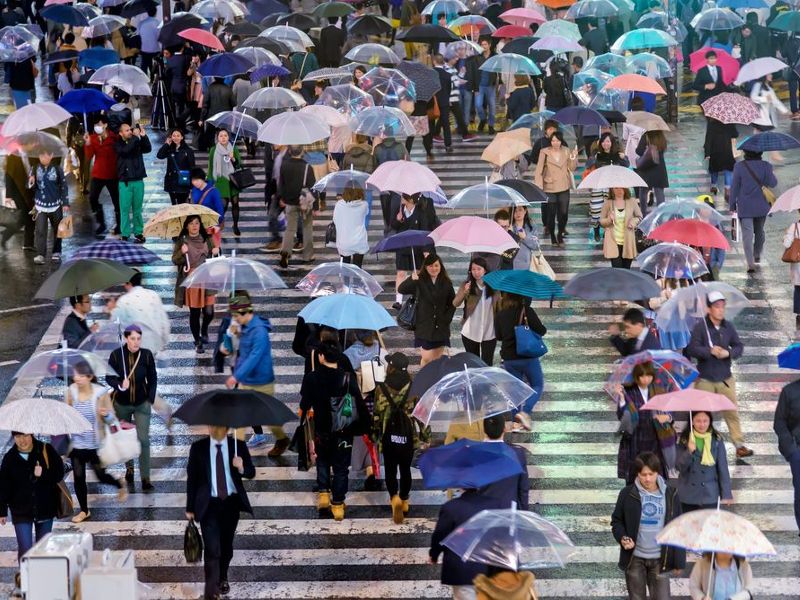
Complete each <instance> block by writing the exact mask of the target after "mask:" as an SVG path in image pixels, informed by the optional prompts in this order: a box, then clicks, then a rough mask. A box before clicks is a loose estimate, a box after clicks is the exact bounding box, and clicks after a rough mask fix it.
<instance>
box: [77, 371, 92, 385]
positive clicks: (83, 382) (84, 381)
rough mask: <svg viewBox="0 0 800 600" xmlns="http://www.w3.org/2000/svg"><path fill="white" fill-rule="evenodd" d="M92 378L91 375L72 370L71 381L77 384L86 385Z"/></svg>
mask: <svg viewBox="0 0 800 600" xmlns="http://www.w3.org/2000/svg"><path fill="white" fill-rule="evenodd" d="M91 380H92V378H91V377H89V376H88V375H83V374H81V373H78V372H77V371H73V372H72V381H74V382H75V383H77V384H78V386H83V385H87V384H88V383H89V382H90V381H91Z"/></svg>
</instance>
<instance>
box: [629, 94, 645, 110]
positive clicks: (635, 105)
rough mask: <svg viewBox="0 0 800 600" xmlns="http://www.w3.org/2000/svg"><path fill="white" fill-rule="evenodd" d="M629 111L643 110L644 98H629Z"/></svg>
mask: <svg viewBox="0 0 800 600" xmlns="http://www.w3.org/2000/svg"><path fill="white" fill-rule="evenodd" d="M631 110H644V98H642V97H641V96H634V97H633V98H631Z"/></svg>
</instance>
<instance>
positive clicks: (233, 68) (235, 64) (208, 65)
mask: <svg viewBox="0 0 800 600" xmlns="http://www.w3.org/2000/svg"><path fill="white" fill-rule="evenodd" d="M254 66H255V65H253V63H251V62H250V61H249V60H247V59H246V58H245V57H244V56H242V55H241V54H234V53H233V52H223V53H221V54H214V55H213V56H211V57H210V58H207V59H206V60H204V61H203V63H202V64H201V65H200V66H199V67H198V68H197V71H198V72H199V73H200V74H201V75H203V76H204V77H229V76H231V75H239V74H241V73H247V71H249V70H250V69H252V68H253V67H254ZM278 89H280V88H278Z"/></svg>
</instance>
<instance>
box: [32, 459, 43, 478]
mask: <svg viewBox="0 0 800 600" xmlns="http://www.w3.org/2000/svg"><path fill="white" fill-rule="evenodd" d="M33 476H34V477H41V476H42V465H40V464H39V462H38V461H37V462H36V466H35V467H33Z"/></svg>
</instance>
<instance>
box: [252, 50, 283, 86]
mask: <svg viewBox="0 0 800 600" xmlns="http://www.w3.org/2000/svg"><path fill="white" fill-rule="evenodd" d="M259 49H260V48H259ZM289 73H291V71H290V70H289V69H287V68H286V67H284V66H281V65H273V64H272V63H265V64H262V65H261V66H260V67H256V68H255V69H253V70H252V71H250V81H252V82H256V81H261V80H262V79H264V78H267V77H283V76H284V75H288V74H289Z"/></svg>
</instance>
